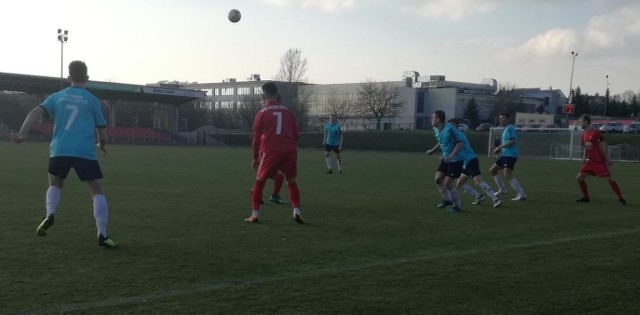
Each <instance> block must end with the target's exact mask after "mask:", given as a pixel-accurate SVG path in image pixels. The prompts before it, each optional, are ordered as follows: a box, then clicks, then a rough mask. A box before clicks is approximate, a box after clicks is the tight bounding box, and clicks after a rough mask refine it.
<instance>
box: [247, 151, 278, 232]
mask: <svg viewBox="0 0 640 315" xmlns="http://www.w3.org/2000/svg"><path fill="white" fill-rule="evenodd" d="M279 158H280V157H279V155H278V153H277V152H271V153H269V154H263V155H262V157H261V159H260V165H258V170H257V171H256V180H255V182H254V183H253V189H252V190H251V216H250V217H248V218H246V219H244V221H245V222H247V223H258V217H259V216H260V203H261V201H262V191H263V190H264V184H265V182H266V181H267V179H268V178H273V177H275V175H276V174H277V172H278V169H279V168H280V163H281V162H280V161H279Z"/></svg>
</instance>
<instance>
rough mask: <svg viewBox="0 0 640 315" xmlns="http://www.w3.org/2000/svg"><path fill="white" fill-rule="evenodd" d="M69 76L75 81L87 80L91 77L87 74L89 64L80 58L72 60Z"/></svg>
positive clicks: (82, 81)
mask: <svg viewBox="0 0 640 315" xmlns="http://www.w3.org/2000/svg"><path fill="white" fill-rule="evenodd" d="M69 76H70V77H71V81H73V82H78V83H84V82H87V81H88V80H89V77H88V76H87V65H86V64H85V63H84V62H82V61H80V60H74V61H72V62H71V63H70V64H69Z"/></svg>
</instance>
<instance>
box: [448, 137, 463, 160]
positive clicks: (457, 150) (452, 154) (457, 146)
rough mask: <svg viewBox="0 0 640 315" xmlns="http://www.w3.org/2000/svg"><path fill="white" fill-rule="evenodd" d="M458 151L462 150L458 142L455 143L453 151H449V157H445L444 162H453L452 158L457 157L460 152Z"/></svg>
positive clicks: (460, 142)
mask: <svg viewBox="0 0 640 315" xmlns="http://www.w3.org/2000/svg"><path fill="white" fill-rule="evenodd" d="M460 150H462V141H458V142H456V146H455V147H453V151H451V154H449V156H447V158H446V159H444V161H445V162H447V163H449V162H451V161H452V160H453V158H454V157H455V156H456V155H458V153H459V152H460Z"/></svg>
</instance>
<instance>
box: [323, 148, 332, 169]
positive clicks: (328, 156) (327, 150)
mask: <svg viewBox="0 0 640 315" xmlns="http://www.w3.org/2000/svg"><path fill="white" fill-rule="evenodd" d="M324 163H325V165H326V166H327V174H332V173H333V170H332V167H331V165H332V164H333V163H332V162H331V146H330V145H328V144H327V145H325V148H324Z"/></svg>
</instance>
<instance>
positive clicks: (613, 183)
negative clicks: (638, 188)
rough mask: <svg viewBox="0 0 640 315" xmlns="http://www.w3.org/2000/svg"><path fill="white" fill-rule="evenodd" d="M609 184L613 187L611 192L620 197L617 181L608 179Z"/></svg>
mask: <svg viewBox="0 0 640 315" xmlns="http://www.w3.org/2000/svg"><path fill="white" fill-rule="evenodd" d="M609 185H611V189H613V192H614V193H615V194H616V197H618V199H622V194H621V193H620V188H619V187H618V183H616V181H615V180H612V181H609Z"/></svg>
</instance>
